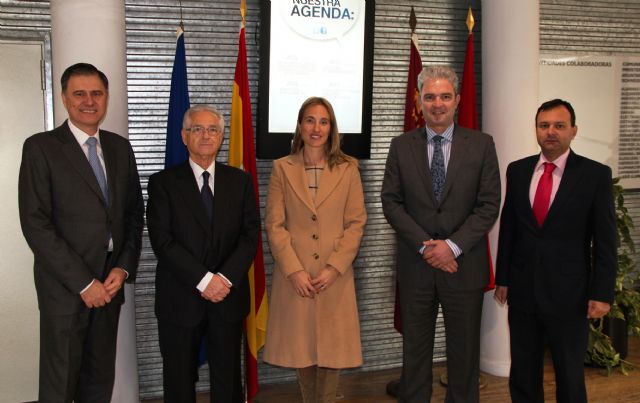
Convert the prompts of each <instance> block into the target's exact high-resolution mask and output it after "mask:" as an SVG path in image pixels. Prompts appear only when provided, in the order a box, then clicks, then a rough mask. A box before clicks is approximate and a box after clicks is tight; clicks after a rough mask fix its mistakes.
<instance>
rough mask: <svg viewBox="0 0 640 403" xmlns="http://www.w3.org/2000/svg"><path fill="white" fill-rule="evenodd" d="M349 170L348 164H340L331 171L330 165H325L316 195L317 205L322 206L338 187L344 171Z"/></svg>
mask: <svg viewBox="0 0 640 403" xmlns="http://www.w3.org/2000/svg"><path fill="white" fill-rule="evenodd" d="M346 169H347V164H340V165H338V166H335V167H333V169H329V164H326V165H325V168H324V170H323V171H322V177H320V183H319V184H318V193H317V194H316V200H315V205H316V206H320V205H321V204H322V202H323V201H325V200H326V199H327V197H329V195H330V194H331V192H333V190H334V189H335V188H336V186H338V183H340V180H341V179H342V176H343V175H344V171H345V170H346Z"/></svg>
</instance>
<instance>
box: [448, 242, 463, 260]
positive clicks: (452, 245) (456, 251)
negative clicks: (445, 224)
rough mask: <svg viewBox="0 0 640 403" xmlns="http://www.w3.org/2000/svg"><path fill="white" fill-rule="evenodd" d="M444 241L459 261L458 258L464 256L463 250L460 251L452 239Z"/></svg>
mask: <svg viewBox="0 0 640 403" xmlns="http://www.w3.org/2000/svg"><path fill="white" fill-rule="evenodd" d="M444 241H445V242H446V243H447V245H449V248H450V249H451V252H453V257H455V258H456V259H457V258H458V256H460V255H462V249H460V248H459V247H458V245H456V244H455V243H454V242H453V241H452V240H451V239H445V240H444Z"/></svg>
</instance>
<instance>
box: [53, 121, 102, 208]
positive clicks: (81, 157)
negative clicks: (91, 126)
mask: <svg viewBox="0 0 640 403" xmlns="http://www.w3.org/2000/svg"><path fill="white" fill-rule="evenodd" d="M55 133H56V134H55V135H56V136H57V137H58V140H60V142H61V143H62V146H61V148H62V153H63V154H64V156H65V158H67V159H68V160H69V162H70V165H71V166H72V167H73V168H74V169H75V170H76V171H77V172H78V174H80V176H81V177H82V179H83V180H84V181H85V182H86V183H87V186H89V187H90V188H91V189H92V190H93V191H94V192H95V193H96V195H97V196H98V197H99V198H100V200H103V201H104V197H103V196H102V190H100V185H98V179H96V175H95V174H94V173H93V170H92V169H91V165H89V160H88V159H87V156H86V155H85V154H84V151H82V147H80V144H78V142H77V141H76V138H75V137H74V136H73V133H71V130H70V129H69V126H67V123H66V122H65V123H64V124H63V125H62V126H60V127H59V128H58V129H56V132H55Z"/></svg>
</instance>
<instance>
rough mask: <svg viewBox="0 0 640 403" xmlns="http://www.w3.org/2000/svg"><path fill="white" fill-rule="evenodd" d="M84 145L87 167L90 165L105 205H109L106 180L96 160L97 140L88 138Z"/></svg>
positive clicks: (98, 161)
mask: <svg viewBox="0 0 640 403" xmlns="http://www.w3.org/2000/svg"><path fill="white" fill-rule="evenodd" d="M86 144H87V146H88V147H89V153H88V158H89V165H91V169H92V170H93V174H94V175H95V176H96V179H97V180H98V185H99V186H100V190H102V197H104V200H105V204H109V188H108V187H107V178H106V176H105V175H104V169H103V168H102V164H100V160H99V159H98V147H97V144H98V139H96V138H95V137H89V138H88V139H87V141H86Z"/></svg>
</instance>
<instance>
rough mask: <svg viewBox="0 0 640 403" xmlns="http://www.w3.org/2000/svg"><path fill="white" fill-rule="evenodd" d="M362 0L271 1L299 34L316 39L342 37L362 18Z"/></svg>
mask: <svg viewBox="0 0 640 403" xmlns="http://www.w3.org/2000/svg"><path fill="white" fill-rule="evenodd" d="M362 3H363V2H362V0H283V1H277V0H272V1H271V7H272V8H273V7H278V8H279V9H280V15H281V16H282V18H283V19H284V21H285V22H286V23H287V25H288V26H289V27H290V28H291V29H292V30H293V31H294V32H296V33H298V34H300V35H302V36H304V37H307V38H309V39H315V40H328V39H340V37H342V36H343V35H344V34H346V33H347V32H348V31H349V30H350V29H351V28H353V26H354V25H355V24H356V21H357V20H358V18H360V13H361V5H362Z"/></svg>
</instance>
